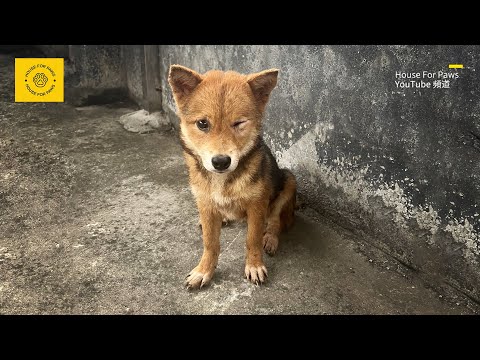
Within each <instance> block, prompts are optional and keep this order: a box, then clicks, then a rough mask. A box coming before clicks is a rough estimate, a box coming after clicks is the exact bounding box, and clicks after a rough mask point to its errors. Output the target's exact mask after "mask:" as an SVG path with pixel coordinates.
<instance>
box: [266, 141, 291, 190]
mask: <svg viewBox="0 0 480 360" xmlns="http://www.w3.org/2000/svg"><path fill="white" fill-rule="evenodd" d="M264 148H265V156H266V157H267V158H268V162H269V163H270V164H269V166H268V168H269V175H270V180H271V181H272V187H273V193H272V197H271V199H275V198H276V197H277V196H278V194H279V193H280V192H281V191H282V190H283V187H284V185H285V180H286V179H285V173H284V172H283V171H282V170H280V168H279V167H278V164H277V160H276V159H275V157H274V156H273V155H272V152H271V151H270V148H269V147H268V146H267V145H264Z"/></svg>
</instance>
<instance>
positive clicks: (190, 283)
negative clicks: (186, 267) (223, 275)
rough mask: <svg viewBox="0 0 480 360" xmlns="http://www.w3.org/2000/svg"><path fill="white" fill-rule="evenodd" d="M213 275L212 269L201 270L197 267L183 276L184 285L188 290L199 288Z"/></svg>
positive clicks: (208, 281) (206, 283)
mask: <svg viewBox="0 0 480 360" xmlns="http://www.w3.org/2000/svg"><path fill="white" fill-rule="evenodd" d="M212 277H213V270H212V271H206V272H201V271H199V270H198V269H197V268H195V269H193V270H192V271H190V274H188V275H187V277H186V278H185V282H184V285H185V286H186V287H187V289H188V290H191V289H199V288H200V289H201V288H202V287H204V286H205V285H208V283H210V280H212Z"/></svg>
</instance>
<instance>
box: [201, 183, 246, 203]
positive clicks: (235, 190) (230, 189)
mask: <svg viewBox="0 0 480 360" xmlns="http://www.w3.org/2000/svg"><path fill="white" fill-rule="evenodd" d="M208 185H209V186H208V194H209V196H210V199H211V201H212V202H214V203H215V204H216V205H217V206H218V207H221V208H222V207H229V208H231V207H233V208H235V207H238V205H239V201H241V200H243V198H244V197H245V194H244V193H242V190H243V189H242V187H241V186H239V184H236V182H231V181H227V178H226V177H224V176H215V177H213V178H212V179H211V180H210V182H209V184H208Z"/></svg>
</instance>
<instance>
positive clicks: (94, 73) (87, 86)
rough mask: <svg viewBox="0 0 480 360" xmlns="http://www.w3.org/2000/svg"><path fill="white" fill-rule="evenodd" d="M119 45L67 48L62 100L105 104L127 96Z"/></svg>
mask: <svg viewBox="0 0 480 360" xmlns="http://www.w3.org/2000/svg"><path fill="white" fill-rule="evenodd" d="M122 59H123V57H122V48H121V46H120V45H70V46H69V57H68V60H69V62H68V63H67V64H66V68H65V100H66V101H67V102H70V103H73V104H75V105H86V104H99V103H108V102H112V101H116V100H119V99H122V98H124V97H126V96H127V94H128V91H127V88H126V86H125V84H126V71H125V68H124V64H123V60H122Z"/></svg>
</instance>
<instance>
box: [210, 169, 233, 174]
mask: <svg viewBox="0 0 480 360" xmlns="http://www.w3.org/2000/svg"><path fill="white" fill-rule="evenodd" d="M207 170H208V171H210V172H212V173H215V174H225V173H228V172H231V171H232V170H230V169H226V170H216V169H213V170H210V169H207Z"/></svg>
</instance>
